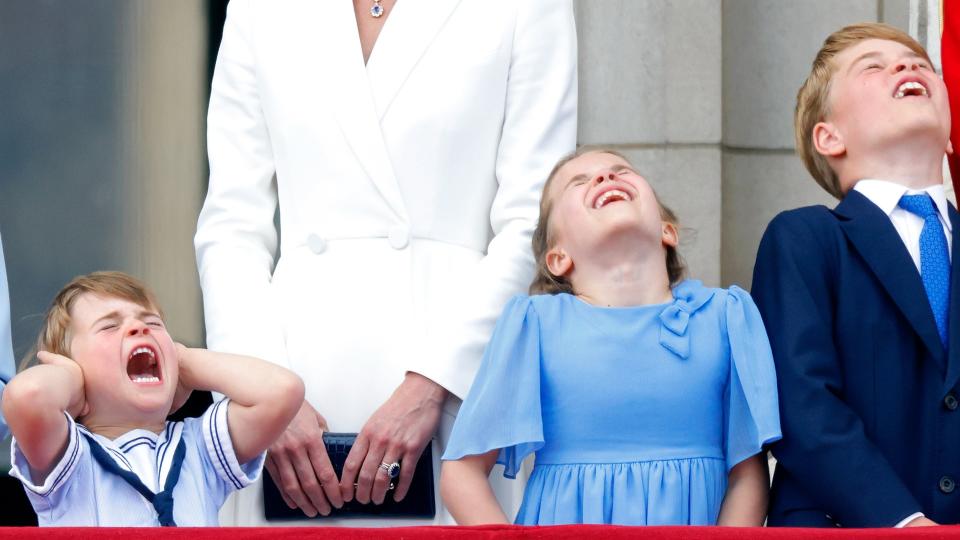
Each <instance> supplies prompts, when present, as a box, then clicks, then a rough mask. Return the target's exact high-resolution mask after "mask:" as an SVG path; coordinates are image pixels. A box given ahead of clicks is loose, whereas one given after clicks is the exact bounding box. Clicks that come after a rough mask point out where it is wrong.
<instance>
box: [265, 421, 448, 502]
mask: <svg viewBox="0 0 960 540" xmlns="http://www.w3.org/2000/svg"><path fill="white" fill-rule="evenodd" d="M356 438H357V434H356V433H324V434H323V444H324V446H326V447H327V455H328V456H330V463H331V464H333V470H334V472H336V473H337V478H339V477H340V475H341V474H342V473H343V462H344V461H345V460H346V459H347V454H349V453H350V448H351V447H353V442H354V441H355V440H356ZM378 474H382V473H378ZM436 513H437V507H436V500H435V499H434V483H433V444H432V443H430V444H427V447H426V449H424V451H423V455H421V456H420V461H418V462H417V468H416V470H415V471H414V473H413V481H412V482H411V483H410V489H409V490H408V491H407V496H406V497H404V498H403V500H402V501H400V502H396V501H394V500H393V490H390V491H388V492H387V496H386V498H385V499H384V500H383V504H379V505H378V504H373V503H369V504H360V503H358V502H357V501H356V500H352V501H350V502H348V503H345V504H344V505H343V507H342V508H333V509H332V510H331V511H330V515H328V516H322V515H320V514H317V516H316V517H314V518H311V517H310V516H307V515H306V514H304V513H303V511H302V510H300V509H299V508H294V509H291V508H289V507H288V506H287V503H285V502H283V497H282V496H281V495H280V491H279V489H278V488H277V486H276V484H274V483H273V479H272V478H271V477H270V475H269V474H266V473H265V474H264V475H263V515H264V517H265V518H266V519H267V520H269V521H275V520H290V519H324V518H344V517H358V518H359V517H366V518H369V517H377V516H382V517H390V518H396V517H399V518H425V519H432V518H433V517H434V515H436Z"/></svg>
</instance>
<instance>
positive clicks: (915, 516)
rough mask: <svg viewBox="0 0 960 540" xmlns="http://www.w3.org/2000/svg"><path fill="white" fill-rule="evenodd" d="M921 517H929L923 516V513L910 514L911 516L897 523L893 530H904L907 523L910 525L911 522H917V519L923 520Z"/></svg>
mask: <svg viewBox="0 0 960 540" xmlns="http://www.w3.org/2000/svg"><path fill="white" fill-rule="evenodd" d="M921 517H927V516H925V515H923V512H914V513H912V514H910V515H909V516H907V517H905V518H903V519H902V520H900V523H897V524H896V525H894V526H893V528H894V529H902V528H903V527H904V526H906V524H907V523H910V522H911V521H913V520H915V519H917V518H921Z"/></svg>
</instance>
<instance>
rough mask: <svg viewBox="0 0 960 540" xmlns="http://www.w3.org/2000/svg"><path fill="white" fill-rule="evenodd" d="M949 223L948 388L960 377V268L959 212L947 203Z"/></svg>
mask: <svg viewBox="0 0 960 540" xmlns="http://www.w3.org/2000/svg"><path fill="white" fill-rule="evenodd" d="M948 208H949V212H948V213H949V214H950V223H951V227H952V228H951V232H950V234H951V236H953V245H952V246H951V247H950V250H951V252H952V254H951V256H950V309H949V317H950V318H949V320H948V321H947V325H948V327H947V328H948V330H947V342H948V343H949V347H947V352H948V356H947V380H946V383H947V386H946V388H947V389H948V390H949V389H951V388H953V387H954V385H956V384H957V379H960V302H958V300H960V270H958V269H957V264H956V262H957V261H960V259H958V257H960V238H958V237H960V214H958V213H957V211H956V210H955V209H954V208H953V205H948Z"/></svg>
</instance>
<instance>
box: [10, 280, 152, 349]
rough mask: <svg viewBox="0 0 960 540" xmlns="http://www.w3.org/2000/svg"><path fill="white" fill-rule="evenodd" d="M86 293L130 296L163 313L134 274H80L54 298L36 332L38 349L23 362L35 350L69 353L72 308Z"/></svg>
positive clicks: (127, 297) (128, 298)
mask: <svg viewBox="0 0 960 540" xmlns="http://www.w3.org/2000/svg"><path fill="white" fill-rule="evenodd" d="M86 293H90V294H95V295H98V296H103V297H107V298H120V299H123V300H129V301H130V302H133V303H135V304H137V305H140V306H142V307H144V308H145V309H152V310H156V311H157V313H158V314H159V315H160V316H161V318H162V317H163V312H162V311H161V310H160V306H159V304H158V303H157V298H156V296H155V295H154V294H153V291H151V290H150V289H149V288H148V287H147V286H146V285H144V284H143V283H142V282H141V281H140V280H138V279H136V278H135V277H133V276H130V275H128V274H125V273H123V272H93V273H92V274H87V275H85V276H77V277H75V278H73V279H72V280H70V283H67V284H66V285H64V287H63V289H61V290H60V292H59V293H57V296H56V297H55V298H54V299H53V302H51V304H50V308H49V309H47V313H46V315H45V316H44V318H43V327H42V328H41V329H40V335H39V336H37V344H36V350H34V351H32V353H31V354H30V355H29V356H28V357H27V358H25V359H24V362H23V364H24V365H26V364H27V363H28V362H29V361H30V360H31V359H32V358H33V356H34V355H35V354H36V351H49V352H52V353H55V354H60V355H63V356H67V357H69V356H70V340H71V335H70V322H71V320H72V318H71V311H72V310H73V305H74V304H75V303H76V301H77V298H79V297H80V296H81V295H83V294H86Z"/></svg>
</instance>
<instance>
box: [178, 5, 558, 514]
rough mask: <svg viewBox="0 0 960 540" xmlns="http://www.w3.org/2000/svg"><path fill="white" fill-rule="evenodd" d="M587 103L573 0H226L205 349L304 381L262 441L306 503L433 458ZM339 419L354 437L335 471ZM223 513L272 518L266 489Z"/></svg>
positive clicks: (211, 140)
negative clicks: (277, 433)
mask: <svg viewBox="0 0 960 540" xmlns="http://www.w3.org/2000/svg"><path fill="white" fill-rule="evenodd" d="M378 10H379V11H381V12H382V14H381V15H380V16H379V17H374V16H373V13H377V12H378ZM374 45H375V46H374ZM576 105H577V80H576V34H575V29H574V21H573V8H572V5H571V0H442V1H441V0H435V1H427V0H400V1H396V2H395V1H394V0H376V1H375V0H354V2H353V5H351V4H350V3H347V2H344V1H343V0H324V1H322V2H318V1H312V0H290V1H284V2H274V1H271V2H258V1H255V0H233V1H232V2H231V3H230V5H229V8H228V13H227V20H226V24H225V27H224V32H223V41H222V43H221V46H220V52H219V56H218V59H217V65H216V69H215V72H214V78H213V88H212V93H211V97H210V109H209V116H208V151H209V158H210V184H209V191H208V193H207V198H206V201H205V203H204V206H203V210H202V211H201V214H200V220H199V223H198V226H197V235H196V239H195V244H196V249H197V261H198V265H199V270H200V279H201V284H202V287H203V299H204V308H205V314H206V325H207V345H208V346H209V347H210V348H211V349H215V350H220V351H230V352H237V353H243V354H249V355H253V356H258V357H262V358H265V359H268V360H270V361H273V362H276V363H279V364H282V365H284V366H286V367H289V368H290V369H292V370H293V371H295V372H296V373H298V374H299V375H300V376H301V377H302V378H303V380H304V382H305V383H306V389H307V392H306V400H305V403H304V405H303V407H302V408H301V410H300V413H299V414H298V415H297V418H296V419H295V420H294V421H293V422H292V423H291V424H290V426H289V427H288V429H287V432H286V433H285V434H284V435H283V436H282V437H281V439H280V440H279V441H278V442H277V443H276V444H275V445H274V446H273V447H271V449H270V451H269V453H268V462H267V468H268V470H269V472H270V474H271V476H272V477H273V478H274V479H275V481H276V483H277V484H278V486H280V488H281V491H282V492H283V497H284V499H285V500H286V501H288V502H289V503H291V504H294V505H296V506H299V507H300V508H301V509H303V510H304V512H305V513H307V514H311V515H312V514H315V513H318V512H319V513H326V512H327V511H329V508H330V506H331V505H332V506H339V504H341V503H342V502H343V501H344V500H350V499H353V498H356V499H357V500H358V501H360V502H367V501H373V502H374V503H379V502H381V501H382V500H383V499H384V497H387V496H390V497H397V498H400V497H403V496H404V494H405V493H406V490H407V488H408V486H409V482H410V476H411V475H412V472H413V469H414V465H415V464H416V462H417V460H418V459H419V457H420V455H421V452H422V450H423V449H424V447H425V446H426V445H427V444H430V441H431V437H435V438H434V439H433V441H434V442H433V444H434V445H435V446H434V453H433V456H434V460H435V461H436V460H438V458H439V456H440V455H441V454H442V450H443V445H444V441H445V436H446V435H447V433H448V432H449V429H450V427H451V426H452V422H453V418H454V416H455V414H456V409H457V407H458V406H459V399H457V398H462V397H463V396H465V395H466V393H467V391H468V389H469V387H470V383H471V382H472V380H473V377H474V373H475V371H476V369H477V366H478V363H479V361H480V358H481V355H482V352H483V347H484V345H485V344H486V341H487V339H488V338H489V335H490V333H491V331H492V329H493V323H494V321H495V319H496V317H497V315H499V312H500V310H501V309H502V307H503V305H504V304H505V302H506V301H507V299H509V298H510V296H512V295H513V294H516V293H519V292H523V291H525V290H526V287H527V285H528V284H529V282H530V278H531V276H532V271H533V260H532V256H531V248H530V236H531V233H532V231H533V228H534V226H535V224H536V219H537V212H538V203H539V195H540V190H541V187H542V185H543V182H544V180H545V179H546V176H547V174H548V173H549V171H550V168H551V166H552V165H553V164H554V163H555V162H556V161H557V159H559V158H560V157H561V156H563V155H564V154H566V153H568V152H570V151H572V150H573V148H574V146H575V139H576ZM278 204H279V212H280V235H279V252H278V249H277V248H278V245H277V244H278V242H277V240H278V238H277V232H276V229H275V226H274V213H275V211H276V210H277V207H278ZM224 376H229V374H224ZM327 430H329V431H337V432H359V433H360V435H359V436H358V438H357V442H356V444H355V445H354V449H353V451H352V452H351V454H350V456H349V457H348V459H347V464H346V468H345V470H344V473H343V475H342V478H340V479H337V478H336V477H335V476H333V472H332V469H331V468H330V463H329V460H328V458H327V456H326V454H325V452H324V450H323V448H324V447H323V444H322V440H321V438H320V436H321V434H322V432H323V431H327ZM394 462H399V463H401V464H402V466H401V473H400V477H399V478H398V479H397V484H398V485H397V486H396V489H395V490H394V491H392V492H388V484H389V478H388V476H387V472H385V469H387V468H388V467H387V465H389V464H392V463H394ZM381 464H383V465H384V467H381ZM434 467H435V470H436V471H437V474H436V478H437V479H438V478H439V469H436V467H437V463H435V464H434ZM355 482H356V483H357V487H356V488H354V483H355ZM519 488H522V486H515V487H514V488H513V489H512V490H506V491H512V492H514V494H515V500H513V501H511V500H507V501H505V503H506V504H507V505H508V506H509V505H511V504H516V503H518V502H519V499H520V496H519V495H520V494H519ZM502 493H503V492H502ZM505 496H506V497H509V495H505ZM438 505H439V501H438ZM230 507H231V504H230V503H228V505H227V508H228V510H227V511H226V512H224V515H223V518H224V520H222V523H224V524H225V525H226V524H235V525H256V524H263V523H264V520H263V511H262V502H261V493H260V488H259V487H254V488H251V489H248V490H244V492H241V493H239V494H238V496H237V497H236V500H235V501H234V503H233V505H232V510H231V509H230ZM438 508H439V507H438ZM446 516H447V514H446V512H444V511H442V509H441V511H438V512H437V518H436V519H435V520H434V521H433V523H444V522H449V518H448V517H446ZM307 523H310V524H313V525H320V524H324V525H328V524H342V525H350V526H377V525H398V524H403V525H412V524H423V522H416V521H410V520H404V521H402V522H398V521H396V520H384V519H370V520H354V519H351V520H330V521H322V522H307Z"/></svg>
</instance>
